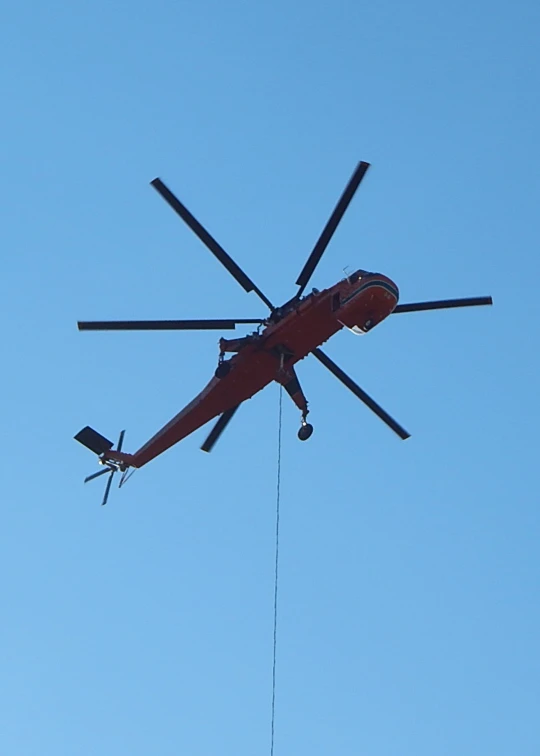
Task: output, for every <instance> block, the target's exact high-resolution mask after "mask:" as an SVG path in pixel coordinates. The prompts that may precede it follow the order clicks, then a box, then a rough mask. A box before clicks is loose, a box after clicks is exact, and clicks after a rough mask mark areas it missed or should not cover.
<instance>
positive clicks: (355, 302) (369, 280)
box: [340, 271, 399, 334]
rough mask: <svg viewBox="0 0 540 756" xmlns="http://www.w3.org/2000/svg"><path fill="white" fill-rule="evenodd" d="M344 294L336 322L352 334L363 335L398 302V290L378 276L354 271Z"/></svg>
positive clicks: (383, 276) (384, 277) (384, 278)
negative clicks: (338, 319)
mask: <svg viewBox="0 0 540 756" xmlns="http://www.w3.org/2000/svg"><path fill="white" fill-rule="evenodd" d="M347 288H348V291H347V292H344V297H343V299H342V302H341V305H342V310H341V313H342V314H341V317H340V321H341V322H342V323H343V324H344V325H346V326H347V327H348V328H350V329H351V331H353V332H354V333H358V334H363V333H367V332H368V331H371V329H372V328H374V327H375V326H376V325H378V324H379V323H380V322H381V321H383V320H384V319H385V318H387V317H388V315H390V314H391V313H392V312H393V310H394V308H395V306H396V305H397V303H398V301H399V289H398V287H397V286H396V284H395V283H394V281H392V279H391V278H388V276H385V275H383V274H382V273H368V272H367V271H357V272H356V273H355V274H353V276H351V277H350V278H349V285H348V287H347Z"/></svg>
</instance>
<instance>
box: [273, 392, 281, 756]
mask: <svg viewBox="0 0 540 756" xmlns="http://www.w3.org/2000/svg"><path fill="white" fill-rule="evenodd" d="M282 407H283V386H280V387H279V421H278V452H277V489H276V562H275V572H274V661H273V665H272V732H271V737H270V756H274V723H275V714H276V649H277V617H278V576H279V504H280V495H281V418H282Z"/></svg>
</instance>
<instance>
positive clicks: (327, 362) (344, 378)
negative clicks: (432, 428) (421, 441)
mask: <svg viewBox="0 0 540 756" xmlns="http://www.w3.org/2000/svg"><path fill="white" fill-rule="evenodd" d="M312 354H314V355H315V357H316V358H317V359H318V360H319V361H320V362H322V364H323V365H324V366H325V367H327V368H328V370H330V372H331V373H333V374H334V375H335V376H336V378H338V379H339V380H340V381H341V382H342V383H343V384H344V385H345V386H347V388H348V389H350V390H351V391H352V392H353V394H355V395H356V396H357V397H358V398H359V399H361V400H362V401H363V402H364V404H366V405H367V406H368V407H369V408H370V410H372V411H373V412H374V413H375V414H376V415H377V416H378V417H380V418H381V420H382V421H383V422H385V423H386V424H387V425H388V426H389V427H390V428H392V430H393V431H394V432H395V433H397V434H398V436H399V437H400V438H402V439H403V440H404V441H405V439H407V438H409V436H410V435H411V434H410V433H407V431H406V430H405V429H404V428H402V427H401V425H399V423H397V422H396V421H395V420H394V418H392V417H390V415H389V414H388V413H387V412H385V411H384V410H383V408H382V407H380V406H379V405H378V404H377V402H375V401H374V400H373V399H372V398H371V397H370V396H369V395H368V394H366V392H365V391H364V390H363V389H361V388H360V386H358V384H356V383H355V382H354V381H353V380H352V378H349V376H348V375H347V374H346V373H344V372H343V370H342V369H341V368H340V367H338V366H337V365H336V363H335V362H333V361H332V360H331V359H330V357H328V356H327V355H326V354H325V353H324V352H323V351H321V350H320V349H314V350H313V352H312Z"/></svg>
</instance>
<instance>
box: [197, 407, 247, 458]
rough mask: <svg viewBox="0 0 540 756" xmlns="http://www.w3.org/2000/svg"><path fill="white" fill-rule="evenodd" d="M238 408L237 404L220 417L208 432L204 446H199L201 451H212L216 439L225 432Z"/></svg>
mask: <svg viewBox="0 0 540 756" xmlns="http://www.w3.org/2000/svg"><path fill="white" fill-rule="evenodd" d="M239 406H240V405H239V404H237V405H236V407H232V409H230V410H227V411H226V412H224V413H223V414H222V415H221V417H220V418H219V420H218V421H217V423H216V424H215V425H214V427H213V428H212V430H211V431H210V433H209V435H208V438H207V439H206V441H205V442H204V444H203V445H202V446H201V449H202V450H203V451H205V452H209V451H212V448H213V446H214V444H215V443H216V441H217V440H218V438H219V437H220V436H221V434H222V433H223V431H224V430H225V428H226V427H227V425H228V424H229V422H230V421H231V420H232V417H233V415H234V413H235V412H236V410H237V409H238V407H239Z"/></svg>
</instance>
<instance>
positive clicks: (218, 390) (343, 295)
mask: <svg viewBox="0 0 540 756" xmlns="http://www.w3.org/2000/svg"><path fill="white" fill-rule="evenodd" d="M398 298H399V292H398V289H397V287H396V285H395V284H394V283H393V281H391V280H390V279H389V278H387V277H386V276H383V275H380V274H378V273H367V272H365V271H358V272H357V273H355V274H353V275H352V276H350V277H348V278H347V279H345V280H343V281H340V282H339V283H337V284H336V285H335V286H332V287H331V288H329V289H324V290H323V291H320V292H317V291H314V292H313V293H311V294H309V295H308V296H306V297H304V298H303V299H301V300H293V301H292V302H291V304H290V312H287V305H285V306H284V307H283V308H281V313H280V314H279V315H278V316H277V317H276V316H273V318H270V321H269V322H268V325H266V327H265V328H264V330H262V331H261V333H260V334H259V335H258V336H256V338H255V339H254V341H252V342H251V343H247V344H246V345H245V346H243V347H242V348H241V350H240V351H239V352H238V353H237V354H235V355H234V356H233V357H232V358H231V359H230V360H227V361H226V362H227V364H228V365H229V366H230V370H229V372H228V374H227V375H225V376H224V377H223V378H216V377H214V378H212V380H211V381H210V382H209V383H208V385H207V386H206V387H205V388H204V389H203V390H202V391H201V393H200V394H199V395H198V396H196V397H195V398H194V399H193V401H192V402H190V403H189V404H188V405H187V406H186V407H184V409H183V410H182V411H181V412H180V413H179V414H178V415H176V417H174V418H173V419H172V420H171V421H170V422H169V423H168V424H167V425H165V426H164V427H163V428H162V429H161V430H160V431H158V432H157V433H156V435H155V436H154V437H153V438H151V439H150V440H149V441H148V442H147V443H146V444H144V446H142V447H141V448H140V449H139V450H138V451H137V452H135V453H134V454H125V453H122V452H114V451H110V452H108V454H107V458H108V459H111V460H116V461H118V462H121V463H122V464H123V465H129V466H131V467H142V465H145V464H146V463H147V462H150V460H152V459H154V458H155V457H156V456H158V455H159V454H162V453H163V452H164V451H166V450H167V449H169V448H170V447H171V446H173V445H174V444H176V443H178V441H181V440H182V439H183V438H185V437H186V436H188V435H189V434H191V433H193V432H194V431H195V430H197V429H198V428H200V427H201V426H203V425H205V424H206V423H207V422H209V421H210V420H212V419H213V418H215V417H218V416H219V415H221V414H222V413H223V412H226V411H227V410H229V409H231V408H233V407H235V406H236V405H238V404H240V402H242V401H245V400H246V399H250V398H251V397H252V396H253V395H254V394H256V393H257V392H258V391H260V390H261V389H263V388H264V387H265V386H267V385H268V384H269V383H271V382H272V381H278V382H283V378H282V376H283V370H284V369H285V371H286V370H287V369H290V368H292V367H293V366H294V364H295V363H296V362H298V361H299V360H302V359H303V358H304V357H306V356H307V355H308V354H309V353H310V352H311V351H312V350H313V349H315V348H316V347H318V346H320V345H321V344H323V343H324V342H325V341H327V340H328V339H329V338H330V337H331V336H333V335H334V334H335V333H337V332H338V331H339V330H341V329H342V328H343V327H344V326H346V327H348V328H353V329H355V330H359V331H360V332H367V331H369V330H371V329H372V328H373V327H374V326H376V325H377V324H378V323H380V322H381V321H382V320H384V318H386V317H387V316H388V315H390V314H391V313H392V311H393V310H394V308H395V307H396V305H397V302H398ZM272 320H274V321H276V320H277V322H272ZM283 352H285V353H286V355H287V356H286V357H282V356H281V353H283ZM280 377H281V380H280Z"/></svg>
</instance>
